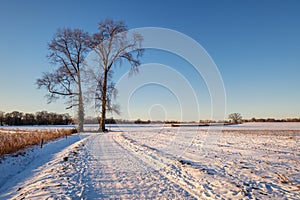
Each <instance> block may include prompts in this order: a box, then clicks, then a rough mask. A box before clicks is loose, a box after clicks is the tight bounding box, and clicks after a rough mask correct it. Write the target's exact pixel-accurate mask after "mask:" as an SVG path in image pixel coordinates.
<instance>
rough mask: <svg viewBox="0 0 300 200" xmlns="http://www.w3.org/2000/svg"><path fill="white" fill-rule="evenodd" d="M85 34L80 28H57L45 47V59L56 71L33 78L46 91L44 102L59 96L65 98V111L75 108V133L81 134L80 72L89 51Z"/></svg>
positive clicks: (82, 110) (81, 98)
mask: <svg viewBox="0 0 300 200" xmlns="http://www.w3.org/2000/svg"><path fill="white" fill-rule="evenodd" d="M88 42H89V34H88V33H87V32H84V31H83V30H80V29H70V28H64V29H58V31H57V32H56V34H55V35H54V37H53V39H52V41H51V42H50V43H49V44H48V48H49V55H48V58H49V60H50V61H51V63H52V64H53V65H54V66H56V67H57V68H56V69H55V70H54V71H53V72H46V73H44V74H43V76H42V77H41V78H39V79H37V81H36V83H37V85H38V88H46V89H47V90H48V92H49V94H48V95H46V96H47V97H48V103H50V102H52V101H53V100H55V99H57V98H59V97H64V98H65V97H68V101H67V103H68V105H69V107H68V108H67V109H69V108H72V107H73V106H77V107H78V131H79V132H80V131H83V121H84V105H83V91H82V80H81V73H82V68H83V61H84V58H85V56H86V54H87V53H88V51H89V48H88Z"/></svg>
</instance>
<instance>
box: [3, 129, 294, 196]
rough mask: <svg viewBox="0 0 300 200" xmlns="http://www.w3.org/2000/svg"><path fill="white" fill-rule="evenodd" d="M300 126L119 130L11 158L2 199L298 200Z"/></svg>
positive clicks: (5, 170) (6, 164) (5, 163)
mask: <svg viewBox="0 0 300 200" xmlns="http://www.w3.org/2000/svg"><path fill="white" fill-rule="evenodd" d="M299 125H300V124H299V123H246V124H242V125H237V126H226V127H224V128H223V131H222V127H205V128H203V127H177V128H174V127H170V126H162V125H143V126H138V125H119V126H116V125H114V126H111V127H110V129H111V131H110V132H109V133H85V134H79V135H74V136H72V137H69V138H68V139H61V140H58V141H55V142H51V143H48V144H47V145H45V147H43V148H42V149H41V148H38V147H35V148H31V149H28V150H27V151H26V154H25V155H19V156H18V157H13V156H6V159H5V160H2V162H1V163H0V170H1V171H0V172H1V173H0V198H1V199H22V198H23V199H153V198H155V199H300V169H299V166H300V147H299V140H300V128H299V127H300V126H299Z"/></svg>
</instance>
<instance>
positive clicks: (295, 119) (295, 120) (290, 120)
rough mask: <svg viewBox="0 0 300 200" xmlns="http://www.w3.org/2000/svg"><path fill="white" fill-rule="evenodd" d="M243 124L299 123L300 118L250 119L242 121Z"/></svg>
mask: <svg viewBox="0 0 300 200" xmlns="http://www.w3.org/2000/svg"><path fill="white" fill-rule="evenodd" d="M243 121H244V122H300V118H287V119H274V118H266V119H265V118H258V119H256V118H254V117H253V118H251V119H244V120H243Z"/></svg>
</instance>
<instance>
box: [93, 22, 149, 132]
mask: <svg viewBox="0 0 300 200" xmlns="http://www.w3.org/2000/svg"><path fill="white" fill-rule="evenodd" d="M98 30H99V31H98V32H97V33H95V34H94V35H93V36H92V39H91V43H90V47H91V48H92V49H93V51H94V52H95V53H96V54H97V57H98V66H99V68H100V70H101V76H100V77H101V78H99V79H98V82H97V84H98V86H99V87H97V88H98V90H97V91H98V92H100V94H99V95H98V97H99V98H100V99H101V116H100V120H99V123H100V127H99V129H100V130H101V131H105V130H106V128H105V119H106V111H107V110H108V108H113V107H110V106H108V103H109V100H110V96H109V94H110V93H109V90H110V89H111V88H110V84H109V76H110V75H111V74H110V72H112V71H113V70H112V68H113V66H114V65H115V64H120V65H121V64H122V62H123V61H127V62H128V63H129V64H130V66H131V70H132V71H137V67H138V66H139V65H140V57H141V56H142V52H143V50H142V47H141V43H142V40H143V38H142V36H141V35H140V34H137V33H134V34H129V33H128V32H127V31H128V28H127V26H126V25H125V24H124V23H123V22H122V21H113V20H111V19H106V20H104V21H101V22H100V23H99V27H98Z"/></svg>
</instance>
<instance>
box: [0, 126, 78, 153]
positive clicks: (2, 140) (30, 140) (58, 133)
mask: <svg viewBox="0 0 300 200" xmlns="http://www.w3.org/2000/svg"><path fill="white" fill-rule="evenodd" d="M76 132H77V131H76V129H43V130H22V129H0V155H5V154H10V153H14V152H17V151H18V150H20V149H23V148H25V147H28V146H32V145H41V143H44V142H46V141H49V140H54V139H57V138H60V137H66V136H68V135H72V134H73V133H76Z"/></svg>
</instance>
